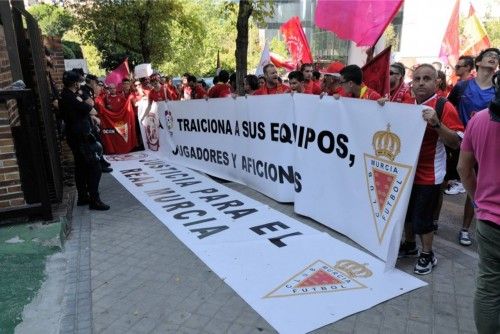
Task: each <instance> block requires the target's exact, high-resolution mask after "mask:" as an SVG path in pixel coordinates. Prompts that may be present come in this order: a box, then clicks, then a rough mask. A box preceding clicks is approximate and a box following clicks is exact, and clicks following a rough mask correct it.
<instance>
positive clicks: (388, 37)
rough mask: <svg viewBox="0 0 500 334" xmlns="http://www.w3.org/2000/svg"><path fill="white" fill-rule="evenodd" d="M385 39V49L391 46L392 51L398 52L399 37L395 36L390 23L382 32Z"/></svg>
mask: <svg viewBox="0 0 500 334" xmlns="http://www.w3.org/2000/svg"><path fill="white" fill-rule="evenodd" d="M384 37H385V47H388V46H389V45H392V50H394V51H397V50H399V40H400V39H399V36H398V35H397V34H396V30H395V29H394V25H393V24H392V23H391V24H389V25H388V26H387V28H386V29H385V31H384Z"/></svg>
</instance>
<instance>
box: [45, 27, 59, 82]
mask: <svg viewBox="0 0 500 334" xmlns="http://www.w3.org/2000/svg"><path fill="white" fill-rule="evenodd" d="M43 45H45V46H46V47H47V48H48V49H49V51H50V53H51V60H52V64H53V65H54V67H53V68H51V69H49V70H50V74H51V76H52V79H53V80H54V81H55V82H56V85H57V88H58V89H59V90H62V77H63V73H64V54H63V48H62V43H61V38H60V37H47V36H44V37H43Z"/></svg>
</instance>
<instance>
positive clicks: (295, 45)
mask: <svg viewBox="0 0 500 334" xmlns="http://www.w3.org/2000/svg"><path fill="white" fill-rule="evenodd" d="M280 31H281V33H282V34H283V37H284V38H285V42H286V45H287V46H288V52H290V55H291V56H292V61H293V62H294V63H295V64H299V65H301V64H311V63H312V62H313V57H312V54H311V49H310V48H309V43H308V42H307V38H306V34H304V30H303V29H302V24H300V20H299V17H298V16H294V17H292V18H291V19H290V20H288V21H287V22H285V23H283V24H282V25H281V27H280Z"/></svg>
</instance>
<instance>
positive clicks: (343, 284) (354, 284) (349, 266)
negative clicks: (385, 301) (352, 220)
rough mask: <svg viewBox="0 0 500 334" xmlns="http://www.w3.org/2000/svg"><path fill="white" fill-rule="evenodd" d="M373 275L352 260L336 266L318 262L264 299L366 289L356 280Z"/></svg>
mask: <svg viewBox="0 0 500 334" xmlns="http://www.w3.org/2000/svg"><path fill="white" fill-rule="evenodd" d="M372 275H373V273H372V271H371V270H370V269H368V268H367V267H366V265H364V264H360V263H357V262H355V261H352V260H340V261H337V263H336V264H335V266H331V265H329V264H327V263H326V262H324V261H322V260H316V261H315V262H314V263H313V264H311V265H309V266H308V267H306V268H305V269H303V270H301V271H300V272H298V273H297V274H295V275H294V276H293V277H291V278H290V279H288V280H287V281H285V282H284V283H283V284H281V285H280V286H278V287H277V288H276V289H274V290H273V291H271V292H269V293H268V294H267V295H265V296H264V298H274V297H289V296H298V295H310V294H318V293H326V292H339V291H345V290H353V289H364V288H366V286H365V285H364V284H362V283H360V282H358V281H357V280H356V278H368V277H370V276H372Z"/></svg>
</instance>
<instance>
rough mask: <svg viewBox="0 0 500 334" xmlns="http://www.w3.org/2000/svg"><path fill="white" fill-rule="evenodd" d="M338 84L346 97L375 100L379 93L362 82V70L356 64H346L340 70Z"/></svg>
mask: <svg viewBox="0 0 500 334" xmlns="http://www.w3.org/2000/svg"><path fill="white" fill-rule="evenodd" d="M340 75H341V80H340V86H341V87H342V89H343V91H344V92H345V94H346V96H347V97H354V98H357V99H362V100H374V101H377V100H379V99H380V98H381V96H380V94H379V93H377V92H376V91H374V90H373V89H371V88H369V87H367V86H366V85H365V84H364V83H363V72H362V71H361V68H360V67H359V66H358V65H348V66H346V67H344V68H343V69H342V70H341V71H340Z"/></svg>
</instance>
